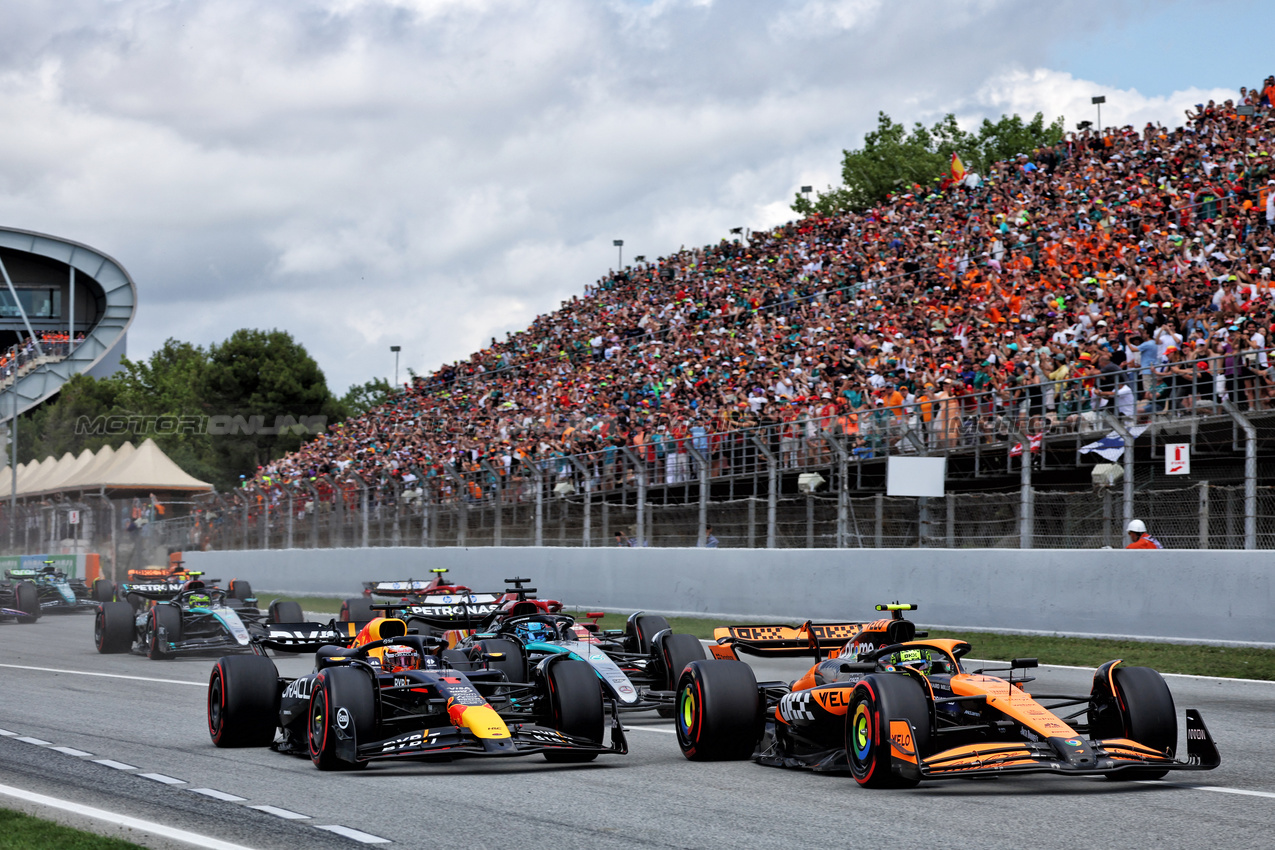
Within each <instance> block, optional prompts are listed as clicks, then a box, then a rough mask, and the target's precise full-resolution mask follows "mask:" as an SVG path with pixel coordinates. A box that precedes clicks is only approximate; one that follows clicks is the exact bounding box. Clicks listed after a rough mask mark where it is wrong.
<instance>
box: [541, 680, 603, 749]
mask: <svg viewBox="0 0 1275 850" xmlns="http://www.w3.org/2000/svg"><path fill="white" fill-rule="evenodd" d="M547 687H548V690H549V707H550V712H551V717H550V723H551V724H552V725H553V728H555V729H557V730H558V731H559V732H561V733H562V734H563V735H569V736H570V737H572V738H583V739H585V740H587V741H591V742H593V743H595V744H597V745H598V746H602V731H603V721H604V719H605V718H604V712H603V707H602V683H601V681H600V680H599V679H598V674H597V673H595V672H593V668H592V667H591V666H589V664H588V662H586V661H576V660H574V659H565V660H562V661H555V662H553V663H552V664H550V665H549V670H548V683H547ZM597 757H598V754H597V753H595V752H594V753H591V752H578V751H572V750H558V751H549V752H546V753H545V760H546V761H551V762H555V763H579V762H586V761H593V760H594V759H595V758H597Z"/></svg>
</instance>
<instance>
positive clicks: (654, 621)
mask: <svg viewBox="0 0 1275 850" xmlns="http://www.w3.org/2000/svg"><path fill="white" fill-rule="evenodd" d="M633 627H634V631H635V632H636V634H635V635H634V638H635V639H636V643H637V651H638V652H640V653H642V654H643V655H645V654H646V653H648V652H650V651H651V638H653V637H655V636H656V635H657V634H659V633H660V632H662V631H664V630H665V629H667V628H671V627H670V626H669V624H668V620H666V619H664V618H663V617H661V616H660V615H658V614H643V615H642V616H641V617H638V618H636V619H635V620H634V621H633Z"/></svg>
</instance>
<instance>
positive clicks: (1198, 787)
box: [1139, 779, 1275, 800]
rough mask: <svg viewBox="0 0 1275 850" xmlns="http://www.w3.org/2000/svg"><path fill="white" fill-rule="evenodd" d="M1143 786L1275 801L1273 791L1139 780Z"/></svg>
mask: <svg viewBox="0 0 1275 850" xmlns="http://www.w3.org/2000/svg"><path fill="white" fill-rule="evenodd" d="M1139 781H1140V783H1141V784H1143V785H1163V786H1165V787H1168V788H1181V789H1183V790H1184V791H1211V792H1213V793H1214V794H1238V795H1240V796H1241V797H1265V798H1266V799H1268V800H1275V791H1250V790H1248V789H1247V788H1223V787H1222V786H1221V785H1187V784H1186V783H1182V782H1165V781H1164V780H1161V779H1144V780H1139Z"/></svg>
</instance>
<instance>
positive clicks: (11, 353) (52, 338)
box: [0, 331, 84, 384]
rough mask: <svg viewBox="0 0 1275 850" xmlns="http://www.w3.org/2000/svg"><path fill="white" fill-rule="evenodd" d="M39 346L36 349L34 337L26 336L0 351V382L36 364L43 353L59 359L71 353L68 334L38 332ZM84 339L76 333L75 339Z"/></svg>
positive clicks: (6, 380) (82, 335)
mask: <svg viewBox="0 0 1275 850" xmlns="http://www.w3.org/2000/svg"><path fill="white" fill-rule="evenodd" d="M39 337H40V347H39V348H38V349H37V348H36V345H35V338H34V337H30V336H28V337H26V338H25V339H21V340H19V341H18V342H16V343H14V344H13V345H11V346H9V347H8V348H7V349H5V350H4V351H3V352H0V384H4V383H8V382H9V381H11V380H13V379H14V377H15V376H17V375H19V374H21V373H22V372H23V370H25V369H27V368H28V367H33V366H35V365H36V363H37V361H38V360H39V359H40V354H41V353H43V355H44V357H45V358H46V359H49V358H51V359H55V360H61V359H63V358H64V357H66V356H67V355H68V354H70V353H71V336H70V334H65V333H59V332H55V331H44V332H42V333H40V334H39ZM83 339H84V334H77V335H76V340H77V341H80V340H83Z"/></svg>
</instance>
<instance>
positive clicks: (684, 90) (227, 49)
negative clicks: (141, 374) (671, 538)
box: [0, 0, 1119, 390]
mask: <svg viewBox="0 0 1275 850" xmlns="http://www.w3.org/2000/svg"><path fill="white" fill-rule="evenodd" d="M1056 5H1057V6H1059V7H1064V6H1065V7H1066V8H1065V9H1064V8H1053V7H1051V6H1045V5H1042V4H1021V3H1010V2H965V3H952V2H938V0H923V2H915V3H897V2H894V3H892V2H875V0H844V2H835V0H799V1H798V2H776V1H775V0H749V1H748V2H745V0H734V1H733V2H729V3H728V2H721V0H719V2H691V0H664V2H655V3H651V4H641V3H630V2H620V0H611V2H596V0H557V2H539V3H537V2H497V0H491V2H436V0H430V1H429V2H424V0H422V2H419V3H388V2H339V3H338V2H331V3H323V2H309V3H304V2H297V3H287V4H269V3H267V4H262V3H259V2H256V3H250V2H245V0H221V2H216V3H184V2H168V3H163V2H161V3H154V2H140V0H139V1H138V2H134V0H121V2H116V3H110V4H101V3H84V4H77V5H63V4H59V5H58V7H57V8H48V9H45V8H44V7H40V6H38V4H36V5H28V6H25V7H22V8H21V10H19V12H18V13H15V14H13V15H12V17H11V18H7V19H6V32H5V33H4V34H3V35H0V47H3V46H9V47H12V48H13V49H12V50H10V51H8V52H4V53H0V106H2V107H3V108H4V112H5V114H6V115H7V116H10V118H9V126H8V127H7V128H6V133H5V134H4V135H3V136H2V137H0V215H3V220H5V221H7V222H9V223H12V224H14V225H16V226H23V227H30V228H34V229H43V230H47V231H50V232H54V233H58V234H60V235H64V236H67V237H70V238H75V239H80V240H82V241H86V242H88V243H90V244H93V245H96V246H98V247H100V248H102V249H103V250H106V251H109V252H111V253H112V254H114V255H115V256H116V257H117V258H118V259H119V260H120V261H121V262H123V263H124V264H125V266H126V267H128V268H129V269H130V270H131V271H132V273H133V274H134V276H135V277H136V279H137V280H138V284H139V287H140V294H141V302H142V312H141V314H140V316H139V321H138V324H137V325H136V326H135V330H134V332H133V335H132V340H131V341H132V343H133V345H132V350H133V353H134V354H135V355H138V354H144V353H145V352H146V351H148V350H149V349H150V348H152V347H154V346H155V345H157V344H158V343H159V342H161V341H162V340H163V339H164V338H165V337H167V336H178V337H181V338H189V339H191V340H193V341H196V342H207V341H209V340H212V339H220V338H223V337H224V336H226V335H227V334H228V333H230V332H231V331H232V330H234V329H235V328H236V327H240V326H244V325H255V326H264V327H282V328H287V329H289V330H292V331H293V332H294V333H295V334H296V336H297V337H298V338H300V339H301V340H302V341H303V342H305V343H306V344H307V346H308V347H309V348H310V350H311V351H312V352H313V353H314V354H315V355H316V357H317V358H318V359H319V362H320V364H321V365H322V366H323V367H324V369H325V370H326V372H327V373H328V375H329V378H330V381H331V383H332V385H333V386H334V388H337V389H338V390H339V389H341V388H343V387H344V386H346V385H348V384H349V383H352V382H354V381H361V380H364V379H366V378H367V377H369V376H370V375H372V374H382V375H384V374H386V373H387V371H388V369H389V368H391V367H390V366H389V365H387V364H389V363H391V360H390V359H389V358H388V357H387V356H386V355H385V353H384V348H385V346H387V345H389V344H391V343H393V344H402V345H403V346H404V365H405V366H407V365H410V366H412V367H414V368H416V369H418V370H419V371H427V370H429V369H432V368H434V367H436V366H437V365H438V364H439V363H441V362H443V361H448V360H454V359H456V358H458V357H462V356H465V355H467V354H468V353H469V352H471V351H473V350H474V349H475V348H477V347H479V346H480V345H482V344H483V343H485V342H486V341H487V340H488V339H489V338H490V337H491V336H492V335H493V334H496V333H499V332H503V331H504V330H508V329H514V328H517V327H519V326H522V325H525V323H526V322H527V321H529V320H530V319H531V318H533V317H534V315H535V314H536V313H537V312H541V311H544V310H548V309H552V308H554V307H555V306H556V305H557V304H558V302H559V301H561V300H562V299H564V298H567V297H570V296H571V295H572V294H575V293H579V292H580V290H581V289H582V287H583V286H584V285H585V284H587V283H589V282H591V281H593V280H595V279H597V278H598V277H599V276H600V275H601V274H602V273H604V272H605V271H606V270H607V268H609V267H610V266H611V265H612V264H613V263H614V261H615V254H614V249H613V248H612V247H611V239H612V238H624V239H626V247H625V256H626V258H631V257H632V256H633V255H634V254H646V255H647V256H649V257H654V256H656V255H658V254H662V253H665V252H668V251H671V250H675V249H676V248H677V247H678V246H679V245H682V244H687V245H691V244H696V243H702V242H705V241H711V240H715V239H717V238H721V237H722V236H724V235H725V234H726V231H727V229H728V228H730V227H734V226H739V225H747V226H753V227H759V226H767V225H772V224H775V223H778V222H780V221H782V220H784V217H785V214H786V213H785V208H786V204H787V203H788V201H789V199H790V198H791V195H792V192H793V190H794V188H795V187H796V186H797V185H799V184H800V183H802V182H811V181H814V182H816V183H817V184H818V185H823V184H825V183H827V182H830V181H832V180H834V179H835V178H836V170H837V164H838V159H839V152H840V150H841V149H842V148H844V147H848V146H852V145H854V144H857V143H858V141H859V140H860V139H861V137H862V134H863V132H864V131H865V130H867V129H869V128H870V127H871V126H872V124H873V123H874V122H875V114H876V111H877V110H878V109H885V110H887V111H889V112H890V113H891V114H892V115H894V116H895V117H897V118H907V119H925V120H932V119H933V118H934V117H935V116H937V115H938V114H941V113H943V112H946V111H948V110H949V109H953V108H956V107H957V106H958V105H964V107H965V109H966V111H967V112H968V113H970V114H973V115H977V114H981V113H980V109H981V108H984V105H983V104H981V103H980V102H978V101H977V99H976V98H975V96H974V94H973V93H975V92H977V91H978V90H980V88H981V87H982V86H983V85H984V84H985V82H986V81H987V80H988V79H990V78H993V77H995V76H996V75H997V74H999V73H1001V72H1002V71H1005V70H1007V69H1011V68H1015V67H1025V68H1031V67H1034V66H1035V65H1036V62H1037V57H1038V56H1039V55H1040V54H1041V51H1042V49H1043V47H1042V45H1043V44H1044V43H1045V42H1048V41H1050V40H1054V41H1056V40H1059V39H1063V38H1065V37H1067V36H1068V34H1069V33H1073V32H1075V31H1076V28H1077V27H1079V26H1081V25H1082V24H1084V23H1085V22H1086V20H1087V19H1086V15H1088V14H1090V13H1091V12H1092V13H1096V12H1097V10H1103V9H1107V8H1108V7H1110V6H1112V5H1119V4H1111V3H1098V2H1081V3H1069V4H1056ZM37 9H38V10H40V11H37ZM1025 33H1030V34H1031V38H1025V37H1023V36H1024V34H1025Z"/></svg>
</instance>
